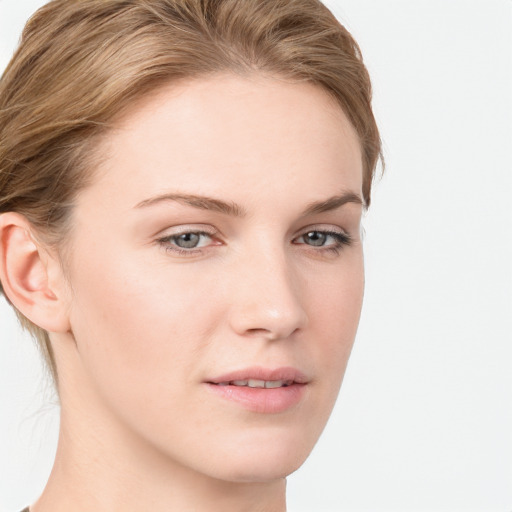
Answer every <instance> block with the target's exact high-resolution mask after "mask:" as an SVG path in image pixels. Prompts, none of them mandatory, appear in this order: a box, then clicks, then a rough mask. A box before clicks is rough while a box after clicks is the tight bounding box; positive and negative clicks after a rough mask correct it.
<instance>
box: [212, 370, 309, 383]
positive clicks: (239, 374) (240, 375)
mask: <svg viewBox="0 0 512 512" xmlns="http://www.w3.org/2000/svg"><path fill="white" fill-rule="evenodd" d="M251 379H253V380H264V381H278V380H284V381H293V382H295V383H297V384H306V383H307V382H308V381H309V379H308V378H307V377H306V375H305V374H304V373H302V372H301V371H300V370H297V369H296V368H293V367H291V366H284V367H281V368H273V369H271V368H264V367H262V366H253V367H252V368H244V369H241V370H235V371H233V372H229V373H225V374H223V375H220V376H218V377H214V378H212V379H208V380H207V381H206V382H208V383H210V384H219V383H221V382H232V381H235V380H251Z"/></svg>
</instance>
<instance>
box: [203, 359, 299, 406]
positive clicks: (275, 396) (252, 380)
mask: <svg viewBox="0 0 512 512" xmlns="http://www.w3.org/2000/svg"><path fill="white" fill-rule="evenodd" d="M308 382H309V381H308V379H307V377H306V376H305V375H304V374H303V373H301V372H300V371H298V370H297V369H295V368H290V367H287V368H277V369H274V370H270V369H265V368H261V367H257V368H248V369H245V370H241V371H237V372H232V373H230V374H226V375H223V376H220V377H216V378H214V379H211V380H208V381H206V382H205V384H206V385H207V387H208V389H209V390H210V391H211V392H213V393H214V394H215V395H216V396H218V397H220V398H222V399H223V400H227V401H229V402H231V404H233V405H234V406H241V407H242V408H244V409H246V410H249V411H252V412H257V413H264V414H276V413H282V412H285V411H287V410H289V409H291V408H293V407H294V406H295V405H297V404H298V403H299V402H300V401H302V400H303V398H304V395H305V389H306V387H307V384H308Z"/></svg>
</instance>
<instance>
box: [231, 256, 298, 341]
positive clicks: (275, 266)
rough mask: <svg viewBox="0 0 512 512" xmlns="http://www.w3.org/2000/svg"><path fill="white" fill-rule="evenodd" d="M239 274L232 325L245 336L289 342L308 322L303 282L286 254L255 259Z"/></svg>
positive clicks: (235, 278)
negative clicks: (287, 340)
mask: <svg viewBox="0 0 512 512" xmlns="http://www.w3.org/2000/svg"><path fill="white" fill-rule="evenodd" d="M240 267H241V268H239V271H238V272H235V273H234V275H233V276H232V277H234V286H233V287H232V290H234V293H233V296H232V297H231V301H232V302H231V304H232V307H231V314H230V323H231V327H232V329H233V330H234V331H235V332H236V333H237V334H239V335H241V336H246V337H247V336H250V337H260V338H264V339H268V340H278V339H286V338H288V337H289V336H291V335H292V334H293V333H294V332H296V331H298V330H300V329H303V328H304V327H305V326H306V325H307V322H308V317H307V314H306V309H305V307H304V298H305V297H303V294H302V292H301V282H300V279H299V278H298V276H294V275H293V274H294V272H293V269H292V267H291V265H290V264H289V263H288V262H287V261H286V257H285V256H284V255H275V254H274V255H271V256H267V257H258V258H251V260H250V261H248V262H247V261H246V262H245V264H241V265H240Z"/></svg>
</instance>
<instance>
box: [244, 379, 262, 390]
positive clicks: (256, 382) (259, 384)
mask: <svg viewBox="0 0 512 512" xmlns="http://www.w3.org/2000/svg"><path fill="white" fill-rule="evenodd" d="M247 385H248V386H249V387H250V388H264V387H265V381H264V380H256V379H249V380H248V381H247Z"/></svg>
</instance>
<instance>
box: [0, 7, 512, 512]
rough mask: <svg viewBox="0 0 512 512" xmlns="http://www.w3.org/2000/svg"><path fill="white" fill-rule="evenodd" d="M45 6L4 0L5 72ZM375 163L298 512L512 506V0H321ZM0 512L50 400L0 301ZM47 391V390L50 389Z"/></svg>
mask: <svg viewBox="0 0 512 512" xmlns="http://www.w3.org/2000/svg"><path fill="white" fill-rule="evenodd" d="M42 3H43V2H42V1H38V0H22V2H21V1H20V0H0V67H1V68H4V67H5V65H6V63H7V61H8V59H9V57H10V55H11V53H12V51H13V48H14V46H15V44H16V41H17V38H18V35H19V33H20V31H21V28H22V25H23V23H24V22H25V21H26V19H27V18H28V16H29V14H30V13H31V12H33V11H34V10H35V9H36V8H37V7H38V6H40V5H41V4H42ZM326 3H327V4H328V5H329V6H330V7H331V8H332V9H333V10H334V11H335V13H336V14H337V15H338V16H339V18H340V19H341V20H342V22H344V23H345V24H346V25H347V26H348V28H349V29H350V30H351V31H352V32H353V34H354V36H355V37H356V39H357V40H358V41H359V43H360V45H361V47H362V50H363V54H364V55H365V59H366V62H367V65H368V67H369V69H370V73H371V75H372V77H373V81H374V88H375V111H376V115H377V117H378V121H379V123H380V126H381V131H382V136H383V139H384V143H385V151H386V158H387V171H386V174H385V176H384V178H383V179H382V180H381V181H380V182H378V183H377V185H376V188H375V191H374V203H373V205H372V207H371V209H370V212H369V214H368V216H367V218H366V222H365V225H366V232H367V235H366V266H367V289H366V298H365V306H364V310H363V317H362V323H361V328H360V332H359V335H358V339H357V343H356V346H355V348H354V352H353V355H352V359H351V362H350V365H349V369H348V372H347V375H346V378H345V383H344V386H343V389H342V393H341V396H340V399H339V401H338V404H337V406H336V408H335V411H334V413H333V416H332V418H331V421H330V423H329V425H328V427H327V428H326V431H325V433H324V435H323V437H322V438H321V440H320V442H319V443H318V445H317V447H316V449H315V451H314V452H313V455H312V456H311V458H310V459H309V460H308V462H307V463H306V464H305V465H304V467H303V468H302V469H301V470H299V471H298V472H297V473H296V474H295V475H293V476H292V477H290V479H289V484H288V489H289V509H290V510H291V511H295V512H305V511H308V512H320V511H372V512H384V511H390V512H401V511H403V512H416V511H435V512H438V511H439V512H441V511H447V512H455V511H461V512H470V511H479V512H480V511H481V512H493V511H496V512H498V511H499V512H512V270H511V266H512V263H511V262H512V242H511V239H512V213H511V204H510V199H511V197H512V165H511V156H510V154H511V152H512V1H510V0H331V1H327V2H326ZM0 325H1V329H0V338H1V343H0V512H16V511H18V510H20V509H21V508H22V507H23V506H25V505H26V504H28V503H30V502H31V501H32V500H34V499H35V498H36V497H37V496H38V494H39V493H40V492H41V490H42V487H43V485H44V482H45V480H46V478H47V476H48V472H49V470H50V467H51V461H52V457H53V452H54V447H55V442H56V436H57V428H58V419H57V417H58V410H57V408H56V407H55V406H53V405H52V397H51V395H49V394H48V392H47V387H45V385H44V377H43V376H42V374H41V371H40V365H39V362H38V356H37V353H36V351H35V350H34V348H33V344H32V342H31V341H30V340H29V339H27V338H26V336H24V335H22V334H21V333H20V332H19V330H18V328H17V325H16V322H15V320H14V317H13V314H12V313H11V312H10V310H9V309H8V308H7V306H6V304H5V303H3V302H2V301H1V300H0ZM45 389H46V391H45Z"/></svg>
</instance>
